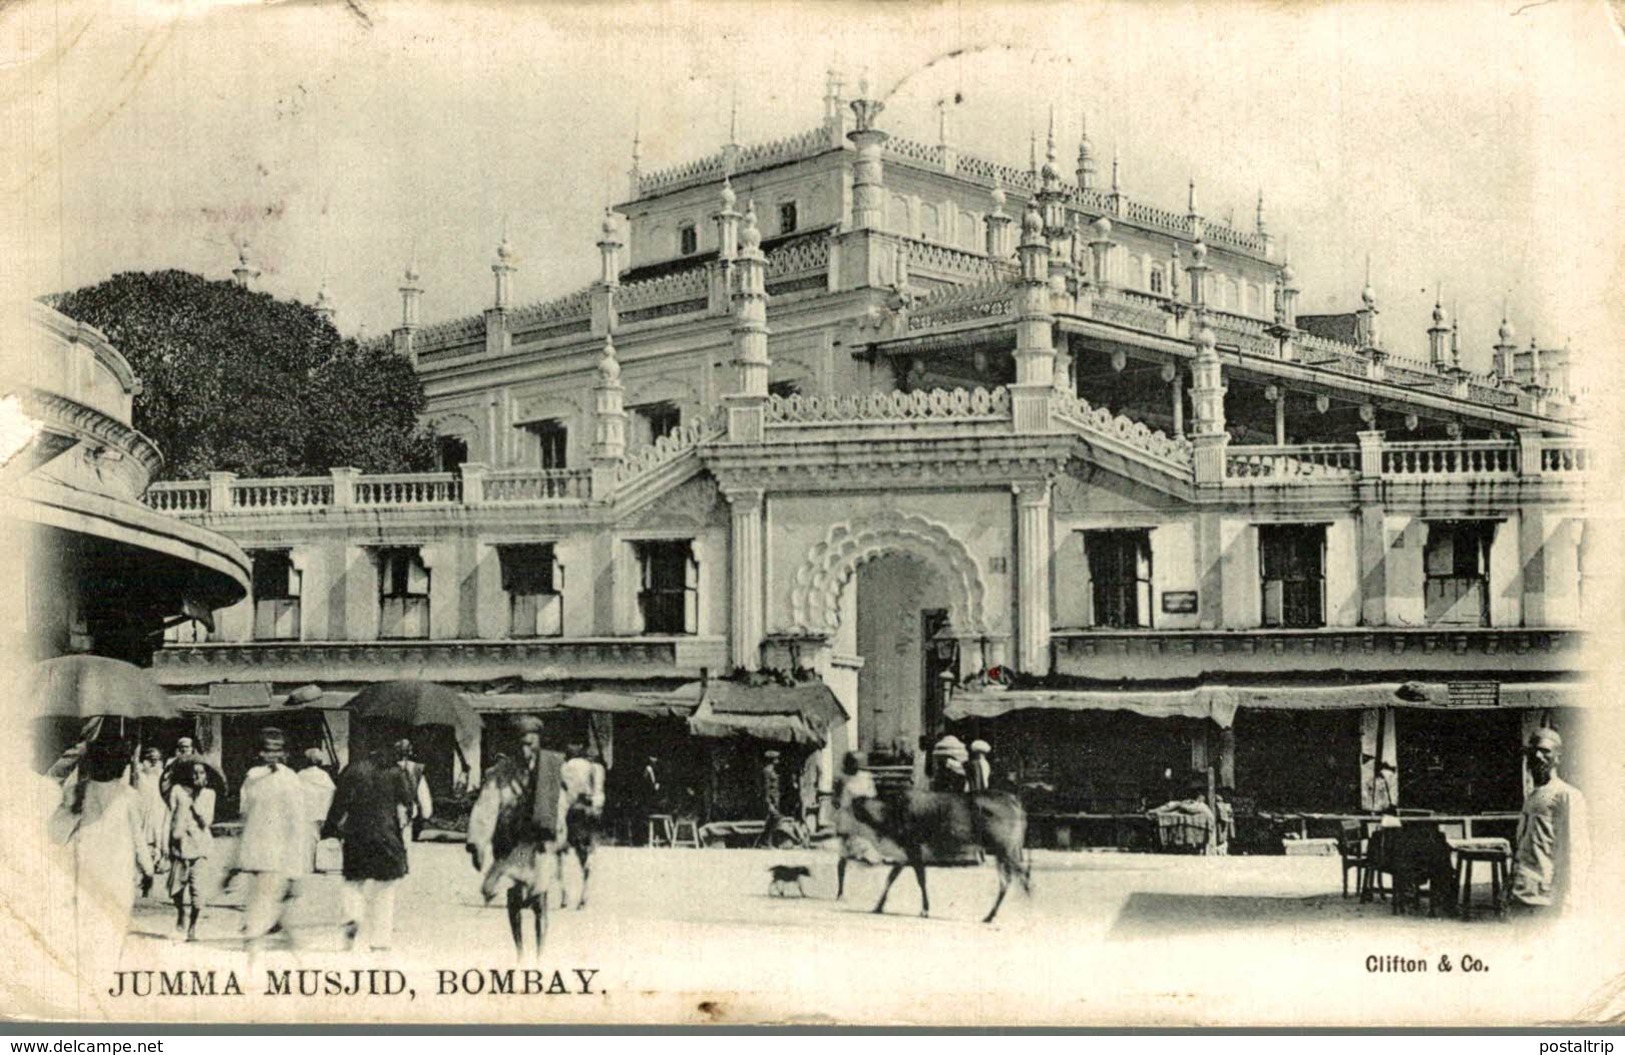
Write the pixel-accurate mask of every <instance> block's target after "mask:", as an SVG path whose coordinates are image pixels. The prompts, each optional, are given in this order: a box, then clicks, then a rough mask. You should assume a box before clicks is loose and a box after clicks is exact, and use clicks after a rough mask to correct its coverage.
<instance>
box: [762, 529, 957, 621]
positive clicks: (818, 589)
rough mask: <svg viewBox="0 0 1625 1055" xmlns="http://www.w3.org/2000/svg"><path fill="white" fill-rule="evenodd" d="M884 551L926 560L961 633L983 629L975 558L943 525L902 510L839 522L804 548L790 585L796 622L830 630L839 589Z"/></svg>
mask: <svg viewBox="0 0 1625 1055" xmlns="http://www.w3.org/2000/svg"><path fill="white" fill-rule="evenodd" d="M887 554H902V555H906V556H911V557H915V558H917V559H919V560H922V561H924V562H925V563H927V564H929V565H930V566H931V567H932V568H933V569H934V570H936V571H937V572H938V573H939V574H940V575H941V576H942V578H943V582H945V583H946V584H947V586H948V590H949V593H950V594H951V595H952V597H953V605H952V607H951V608H950V610H949V620H950V622H951V623H952V625H953V628H954V629H955V630H956V631H959V632H962V633H970V634H986V633H987V623H986V614H985V606H986V598H987V587H986V584H985V583H984V582H983V580H982V569H981V567H980V565H978V564H977V562H976V558H975V557H973V556H971V553H970V550H968V549H966V548H965V544H964V543H963V542H961V541H959V539H957V538H955V537H954V536H953V533H952V532H950V531H949V530H948V529H947V528H946V527H944V526H943V525H941V524H938V523H936V522H935V521H931V520H927V519H926V518H925V517H922V516H913V515H905V514H902V513H883V514H879V515H877V516H872V517H865V518H863V519H862V520H859V521H857V522H854V523H847V524H837V525H836V526H835V527H833V528H831V529H830V532H829V534H828V535H827V536H826V537H825V538H824V540H823V541H822V542H820V543H818V544H817V545H816V546H814V547H813V548H812V549H811V550H809V551H808V553H807V559H806V560H805V561H803V562H802V565H801V567H800V568H798V569H797V570H796V575H795V582H794V585H793V586H792V587H791V591H790V606H791V612H792V616H793V618H794V619H795V622H796V626H797V627H798V628H804V629H807V630H811V631H817V632H833V631H834V630H835V628H836V627H837V626H839V625H840V621H841V611H840V600H841V593H842V591H844V590H845V589H846V586H847V583H849V582H850V581H851V580H852V576H853V575H854V574H855V573H856V572H857V570H858V566H859V565H861V564H863V563H864V562H865V561H869V560H873V559H874V558H876V557H881V556H885V555H887Z"/></svg>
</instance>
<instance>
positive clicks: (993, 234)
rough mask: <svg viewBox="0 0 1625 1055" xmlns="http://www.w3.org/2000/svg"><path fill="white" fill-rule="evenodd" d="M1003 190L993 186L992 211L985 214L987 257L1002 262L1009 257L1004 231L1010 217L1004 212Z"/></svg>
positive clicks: (1007, 226) (996, 185)
mask: <svg viewBox="0 0 1625 1055" xmlns="http://www.w3.org/2000/svg"><path fill="white" fill-rule="evenodd" d="M1004 205H1005V193H1004V188H1003V187H1001V186H999V185H998V184H997V183H995V184H994V185H993V211H992V212H990V213H988V214H987V255H988V256H990V257H992V258H994V259H995V260H1002V259H1004V258H1005V257H1007V256H1009V255H1010V250H1009V249H1008V248H1006V247H1007V246H1008V245H1009V244H1010V243H1009V241H1008V240H1007V238H1006V235H1005V231H1007V230H1008V229H1009V227H1010V223H1011V220H1010V215H1009V214H1008V213H1006V212H1005V211H1004Z"/></svg>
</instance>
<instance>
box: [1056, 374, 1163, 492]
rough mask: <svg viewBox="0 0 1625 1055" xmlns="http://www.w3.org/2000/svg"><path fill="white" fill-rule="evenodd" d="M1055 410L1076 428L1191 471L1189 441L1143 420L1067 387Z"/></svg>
mask: <svg viewBox="0 0 1625 1055" xmlns="http://www.w3.org/2000/svg"><path fill="white" fill-rule="evenodd" d="M1052 412H1053V414H1054V416H1055V418H1056V419H1057V420H1059V421H1061V422H1065V423H1068V424H1071V425H1072V426H1073V427H1074V428H1077V429H1081V430H1083V431H1085V432H1092V433H1094V434H1096V435H1102V436H1104V437H1106V438H1108V439H1111V440H1114V441H1116V442H1118V443H1121V444H1123V445H1124V446H1126V447H1129V448H1132V449H1134V450H1137V451H1139V452H1140V453H1141V454H1145V455H1149V456H1150V457H1152V458H1156V459H1159V460H1161V461H1163V462H1166V463H1168V464H1170V465H1172V466H1175V467H1177V468H1178V469H1179V470H1180V471H1182V472H1187V473H1188V472H1190V470H1191V443H1190V441H1189V440H1186V439H1183V438H1178V437H1170V436H1168V435H1166V434H1165V433H1162V432H1158V431H1157V430H1155V429H1153V428H1151V427H1150V426H1148V425H1146V424H1144V423H1142V422H1138V421H1135V420H1133V419H1131V418H1126V417H1124V416H1123V415H1121V414H1114V413H1112V412H1111V411H1110V410H1108V409H1106V408H1105V407H1096V406H1092V405H1091V404H1090V403H1089V402H1088V400H1085V399H1083V398H1081V397H1079V396H1077V395H1075V394H1074V393H1072V392H1070V391H1067V390H1065V389H1059V390H1057V391H1056V392H1055V396H1054V402H1053V404H1052Z"/></svg>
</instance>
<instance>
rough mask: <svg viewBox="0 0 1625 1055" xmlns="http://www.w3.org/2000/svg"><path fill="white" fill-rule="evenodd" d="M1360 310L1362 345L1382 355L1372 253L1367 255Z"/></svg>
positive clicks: (1359, 329) (1357, 323) (1358, 313)
mask: <svg viewBox="0 0 1625 1055" xmlns="http://www.w3.org/2000/svg"><path fill="white" fill-rule="evenodd" d="M1360 305H1361V307H1360V310H1359V311H1358V312H1356V313H1355V315H1356V320H1357V322H1356V325H1357V328H1358V336H1359V340H1360V347H1361V348H1364V349H1365V350H1366V352H1367V353H1368V354H1370V355H1372V357H1373V358H1377V357H1379V356H1380V354H1381V351H1382V334H1381V332H1380V331H1379V330H1378V328H1377V315H1378V314H1379V312H1378V311H1377V291H1376V290H1375V289H1373V288H1372V286H1371V254H1370V253H1367V254H1366V257H1365V288H1364V289H1362V290H1360Z"/></svg>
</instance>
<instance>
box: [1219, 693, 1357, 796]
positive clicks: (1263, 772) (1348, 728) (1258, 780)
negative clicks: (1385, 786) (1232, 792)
mask: <svg viewBox="0 0 1625 1055" xmlns="http://www.w3.org/2000/svg"><path fill="white" fill-rule="evenodd" d="M1236 794H1237V795H1238V796H1245V797H1246V798H1248V799H1250V800H1251V801H1252V802H1253V804H1254V805H1256V806H1257V807H1258V808H1260V809H1269V810H1288V811H1293V812H1311V813H1357V812H1359V810H1360V712H1359V711H1356V710H1340V711H1279V710H1277V711H1270V710H1262V709H1259V708H1253V707H1243V708H1241V709H1239V710H1238V711H1237V712H1236Z"/></svg>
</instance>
